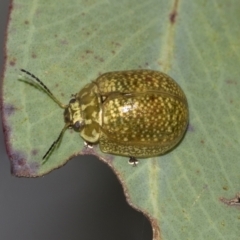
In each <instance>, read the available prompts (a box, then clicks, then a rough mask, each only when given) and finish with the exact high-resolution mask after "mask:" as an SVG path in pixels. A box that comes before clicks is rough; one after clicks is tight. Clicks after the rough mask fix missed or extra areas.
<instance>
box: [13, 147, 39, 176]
mask: <svg viewBox="0 0 240 240" xmlns="http://www.w3.org/2000/svg"><path fill="white" fill-rule="evenodd" d="M9 157H10V160H11V172H12V174H13V175H15V176H19V177H34V176H37V170H38V168H39V163H36V162H27V161H26V157H25V155H24V154H23V153H21V152H19V151H15V152H11V153H10V154H9Z"/></svg>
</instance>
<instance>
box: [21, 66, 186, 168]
mask: <svg viewBox="0 0 240 240" xmlns="http://www.w3.org/2000/svg"><path fill="white" fill-rule="evenodd" d="M21 71H22V72H25V73H26V74H28V75H30V76H31V77H32V78H33V79H34V80H36V81H37V82H38V83H39V84H40V85H41V86H42V87H43V88H44V90H45V91H46V92H47V93H48V94H49V95H50V96H51V97H52V99H53V100H54V101H55V102H56V103H57V104H58V105H59V106H60V107H61V108H63V109H64V114H63V115H64V121H65V126H64V128H63V129H62V131H61V133H60V135H59V137H58V138H57V140H56V141H54V142H53V144H52V145H51V147H50V148H49V150H48V151H47V152H46V154H45V155H44V156H43V159H45V158H46V157H47V156H48V155H49V154H50V152H51V151H52V150H53V148H54V147H55V146H56V144H57V143H58V142H59V141H60V139H61V137H62V135H63V133H64V132H65V130H66V129H67V128H72V129H74V130H75V131H76V132H79V133H80V135H81V137H82V138H83V139H84V141H85V142H86V144H87V145H93V144H99V146H100V149H101V151H102V152H105V153H110V154H115V155H121V156H126V157H129V158H130V159H129V163H131V164H134V165H136V163H137V158H148V157H153V156H157V155H162V154H164V153H166V152H167V151H169V150H171V149H172V148H174V147H175V146H176V145H177V144H178V143H179V142H180V140H181V139H182V137H183V135H184V133H185V131H186V128H187V125H188V118H189V112H188V103H187V98H186V96H185V94H184V92H183V90H182V89H181V88H180V86H179V85H178V84H177V83H176V82H175V81H174V80H173V79H172V78H171V77H170V76H168V75H167V74H165V73H163V72H159V71H154V70H147V69H139V70H127V71H116V72H107V73H104V74H103V75H101V76H99V77H98V78H97V79H96V80H95V81H92V82H90V83H88V84H87V85H85V86H84V87H83V88H82V89H81V90H80V91H79V92H78V93H76V94H74V95H73V97H72V99H70V101H69V103H68V104H67V105H64V104H62V103H61V102H60V101H59V100H58V99H57V98H56V97H55V96H54V95H53V94H52V92H51V91H50V90H49V88H48V87H47V86H46V85H45V84H44V83H43V82H42V81H41V80H40V79H39V78H37V77H36V76H35V75H33V74H32V73H30V72H28V71H26V70H24V69H21Z"/></svg>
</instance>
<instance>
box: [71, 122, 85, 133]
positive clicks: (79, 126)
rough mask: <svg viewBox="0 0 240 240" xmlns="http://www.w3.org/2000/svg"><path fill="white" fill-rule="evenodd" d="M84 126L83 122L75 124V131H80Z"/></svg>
mask: <svg viewBox="0 0 240 240" xmlns="http://www.w3.org/2000/svg"><path fill="white" fill-rule="evenodd" d="M83 126H84V123H83V122H80V121H77V122H75V123H74V124H73V129H74V130H75V131H80V130H81V128H82V127H83Z"/></svg>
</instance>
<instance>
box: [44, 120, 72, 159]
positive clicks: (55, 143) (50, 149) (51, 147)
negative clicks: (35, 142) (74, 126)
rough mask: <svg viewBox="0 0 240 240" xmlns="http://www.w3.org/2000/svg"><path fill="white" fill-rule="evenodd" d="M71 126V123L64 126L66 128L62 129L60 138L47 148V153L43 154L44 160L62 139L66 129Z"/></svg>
mask: <svg viewBox="0 0 240 240" xmlns="http://www.w3.org/2000/svg"><path fill="white" fill-rule="evenodd" d="M68 127H69V124H66V125H65V126H64V128H63V129H62V131H61V132H60V134H59V136H58V138H57V139H56V140H55V141H54V142H53V143H52V145H51V146H50V148H49V149H48V150H47V152H46V153H45V155H44V156H43V158H42V159H43V162H45V161H44V160H45V158H46V157H47V156H48V154H49V153H50V152H51V151H52V150H53V149H54V148H55V146H56V145H57V143H58V142H59V141H60V140H61V138H62V135H63V134H64V132H65V130H66V129H67V128H68Z"/></svg>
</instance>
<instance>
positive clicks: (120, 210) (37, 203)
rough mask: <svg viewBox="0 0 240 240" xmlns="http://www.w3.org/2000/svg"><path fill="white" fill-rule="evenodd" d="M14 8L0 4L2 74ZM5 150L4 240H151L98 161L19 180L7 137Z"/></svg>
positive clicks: (0, 198)
mask: <svg viewBox="0 0 240 240" xmlns="http://www.w3.org/2000/svg"><path fill="white" fill-rule="evenodd" d="M9 6H10V0H0V34H1V35H0V36H1V37H0V49H1V50H0V73H2V71H3V61H4V58H3V48H4V35H5V29H6V27H7V18H8V12H9ZM0 147H1V149H0V151H1V152H0V153H1V154H0V239H1V240H12V239H20V240H21V239H24V240H38V239H39V240H40V239H41V240H42V239H46V240H48V239H51V240H54V239H59V240H61V239H69V240H72V239H83V240H85V239H87V240H88V239H89V240H95V239H96V240H101V239H103V240H108V239H111V240H120V239H121V240H123V239H124V240H128V239H129V240H130V239H131V240H135V239H138V240H150V239H152V230H151V226H150V223H149V221H148V220H147V219H146V218H145V217H144V216H143V215H142V214H141V213H139V212H137V211H135V210H133V209H132V208H131V207H130V206H129V205H128V204H127V203H126V200H125V197H124V195H123V190H122V187H121V185H120V183H119V182H118V180H117V178H116V177H115V175H114V174H113V172H112V171H111V169H110V168H109V167H108V166H107V165H105V164H104V163H102V162H101V161H99V160H98V159H97V158H96V157H93V156H79V157H75V158H74V159H72V160H71V161H69V163H68V164H67V165H65V166H64V167H62V168H60V169H58V170H55V171H53V172H51V173H50V174H48V175H46V176H44V177H41V178H36V179H33V178H29V179H27V178H16V177H13V176H11V174H10V164H9V160H8V157H7V155H6V150H5V145H4V139H3V134H2V131H0ZM126 164H127V163H126Z"/></svg>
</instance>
